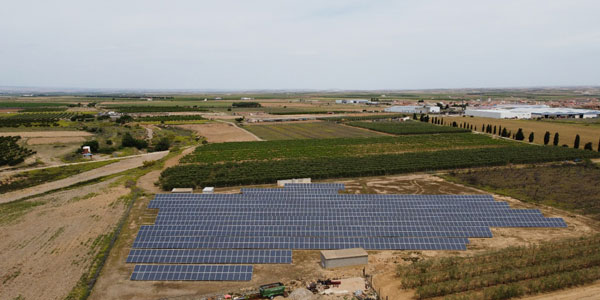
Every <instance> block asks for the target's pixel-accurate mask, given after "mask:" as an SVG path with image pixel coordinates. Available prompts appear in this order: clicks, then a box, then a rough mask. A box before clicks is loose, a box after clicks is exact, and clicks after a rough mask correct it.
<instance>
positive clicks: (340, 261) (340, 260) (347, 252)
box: [321, 248, 369, 269]
mask: <svg viewBox="0 0 600 300" xmlns="http://www.w3.org/2000/svg"><path fill="white" fill-rule="evenodd" d="M368 262H369V255H368V254H367V251H365V250H364V249H363V248H351V249H338V250H323V251H321V266H322V267H323V268H325V269H333V268H339V267H349V266H360V265H366V264H367V263H368Z"/></svg>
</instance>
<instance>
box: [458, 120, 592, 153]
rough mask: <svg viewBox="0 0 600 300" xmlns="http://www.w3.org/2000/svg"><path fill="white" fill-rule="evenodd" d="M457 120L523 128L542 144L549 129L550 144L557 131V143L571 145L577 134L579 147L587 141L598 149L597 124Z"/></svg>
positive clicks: (479, 125)
mask: <svg viewBox="0 0 600 300" xmlns="http://www.w3.org/2000/svg"><path fill="white" fill-rule="evenodd" d="M446 120H447V121H454V118H446ZM456 121H457V122H467V123H470V124H473V125H475V126H477V129H478V130H479V129H480V127H481V126H482V125H483V124H486V125H487V124H490V125H492V126H502V128H506V129H507V130H509V131H512V132H513V133H515V132H517V130H518V129H519V128H522V129H523V133H524V134H525V138H526V139H527V137H528V136H529V133H531V132H533V133H534V140H533V142H534V143H536V144H542V145H543V144H544V134H545V133H546V131H549V132H550V134H551V138H550V144H552V138H553V137H554V133H556V132H558V134H559V136H560V142H559V145H564V144H566V145H569V147H573V142H574V141H575V136H576V135H577V134H579V136H580V138H581V142H580V144H579V148H581V149H583V145H585V144H586V143H588V142H591V143H592V146H593V149H594V150H596V151H597V150H598V142H599V141H600V128H599V127H597V126H589V125H585V124H580V123H569V122H551V121H536V120H507V119H491V118H479V117H474V118H456Z"/></svg>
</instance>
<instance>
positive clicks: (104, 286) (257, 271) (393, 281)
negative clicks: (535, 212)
mask: <svg viewBox="0 0 600 300" xmlns="http://www.w3.org/2000/svg"><path fill="white" fill-rule="evenodd" d="M332 181H334V180H329V182H332ZM335 182H343V183H345V184H346V187H347V190H348V192H350V193H388V194H390V193H401V194H483V193H486V192H484V191H481V190H477V189H473V188H470V187H465V186H462V185H458V184H454V183H450V182H447V181H445V180H443V179H441V178H439V177H436V176H433V175H429V174H410V175H402V176H386V177H369V178H358V179H342V180H339V179H338V180H335ZM273 186H275V185H260V187H273ZM216 192H217V193H236V192H239V187H237V188H220V189H216ZM495 197H496V199H497V200H502V201H508V202H509V203H510V204H511V207H515V208H517V207H532V205H529V204H524V203H521V202H520V201H518V200H516V199H512V198H507V197H499V196H496V195H495ZM148 201H149V199H145V200H144V201H139V202H138V203H137V204H136V207H135V209H134V210H133V211H132V214H131V216H130V217H131V219H130V220H129V224H130V225H129V227H128V230H127V231H125V232H123V233H122V234H121V237H120V238H119V241H118V242H117V243H118V246H117V247H115V249H114V250H113V252H111V255H110V257H109V261H108V263H107V265H106V266H105V268H104V270H103V272H102V276H101V277H100V279H99V281H98V283H97V284H96V287H95V288H94V291H93V292H92V296H91V298H90V299H92V300H94V299H159V298H164V299H193V298H197V297H200V296H204V295H215V294H217V293H225V292H239V291H251V290H253V289H256V288H257V287H258V286H259V285H262V284H266V283H270V282H277V281H280V282H283V283H284V284H286V285H287V286H290V287H292V288H294V287H302V286H306V284H308V283H310V282H312V281H315V280H317V279H326V278H331V279H340V278H350V277H357V276H362V272H363V267H362V266H358V267H347V268H339V269H333V270H324V269H323V268H321V267H320V264H319V263H320V255H319V253H320V251H316V250H295V251H294V253H293V263H292V264H291V265H255V266H254V274H253V277H252V280H251V281H249V282H181V281H178V282H147V281H146V282H144V281H131V280H129V278H130V276H131V273H132V271H133V267H134V265H133V264H126V263H125V259H126V257H127V255H128V253H129V250H130V249H131V245H132V244H133V240H134V238H135V236H136V234H137V231H138V230H139V226H140V225H142V224H153V222H154V217H155V216H156V211H155V210H149V209H146V207H147V204H148ZM541 210H542V212H543V213H544V215H545V216H548V217H553V216H560V217H563V218H564V219H565V221H566V222H567V224H568V226H569V227H568V228H566V229H552V228H539V229H538V228H531V229H524V228H521V229H519V228H494V229H492V232H493V234H494V238H491V239H470V240H471V244H470V245H469V246H468V250H467V251H368V252H369V264H368V265H367V266H366V268H365V271H366V273H367V274H368V275H372V276H373V285H374V288H375V290H376V291H379V292H380V294H381V295H382V296H383V297H384V298H385V297H386V296H387V297H389V299H390V300H393V299H410V298H411V297H412V295H413V292H412V291H411V290H402V289H401V286H400V278H398V277H397V276H396V267H397V266H398V265H401V264H408V263H410V259H414V258H418V259H423V258H430V257H439V256H455V255H461V256H468V255H473V254H475V253H480V252H482V251H485V250H489V249H498V248H504V247H507V246H511V245H527V244H531V243H537V242H539V241H544V240H551V239H555V238H556V239H557V238H564V237H573V236H579V235H585V234H589V233H592V232H596V231H598V229H597V224H596V222H594V221H592V220H590V219H587V218H583V217H580V216H576V215H573V214H570V213H567V212H564V211H560V210H556V209H552V208H547V207H542V208H541Z"/></svg>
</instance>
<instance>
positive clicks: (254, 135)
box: [215, 120, 264, 141]
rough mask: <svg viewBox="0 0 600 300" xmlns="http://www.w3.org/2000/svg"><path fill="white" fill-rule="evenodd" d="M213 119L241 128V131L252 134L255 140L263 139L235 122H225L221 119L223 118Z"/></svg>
mask: <svg viewBox="0 0 600 300" xmlns="http://www.w3.org/2000/svg"><path fill="white" fill-rule="evenodd" d="M215 121H217V122H221V123H228V124H231V125H233V127H235V128H237V129H240V130H242V131H245V132H246V133H248V134H249V135H251V136H253V137H254V138H255V139H256V140H257V141H264V140H263V139H261V138H259V137H258V136H257V135H256V134H254V133H252V132H250V131H248V130H246V129H244V128H242V127H240V126H237V124H235V123H232V122H227V121H223V120H215Z"/></svg>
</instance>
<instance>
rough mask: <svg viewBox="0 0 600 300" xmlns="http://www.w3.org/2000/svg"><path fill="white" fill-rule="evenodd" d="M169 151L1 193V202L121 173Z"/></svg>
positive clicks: (129, 159) (162, 155) (159, 157)
mask: <svg viewBox="0 0 600 300" xmlns="http://www.w3.org/2000/svg"><path fill="white" fill-rule="evenodd" d="M168 153H169V151H161V152H153V153H148V154H144V155H141V156H137V157H133V158H127V159H122V160H120V161H118V162H115V163H113V164H109V165H106V166H103V167H100V168H97V169H94V170H90V171H87V172H83V173H80V174H77V175H74V176H71V177H68V178H65V179H61V180H57V181H52V182H48V183H44V184H40V185H37V186H33V187H30V188H26V189H22V190H20V191H14V192H9V193H6V194H3V195H0V203H7V202H12V201H15V200H19V199H22V198H25V197H30V196H34V195H38V194H41V193H45V192H48V191H52V190H56V189H60V188H64V187H67V186H71V185H73V184H76V183H80V182H84V181H88V180H91V179H95V178H99V177H104V176H108V175H112V174H116V173H120V172H123V171H126V170H129V169H133V168H138V167H141V166H142V165H143V163H144V161H153V160H159V159H161V158H163V157H165V156H166V155H167V154H168Z"/></svg>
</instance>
